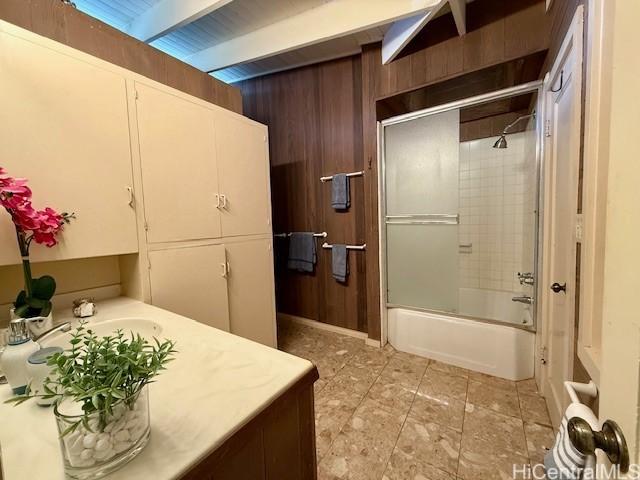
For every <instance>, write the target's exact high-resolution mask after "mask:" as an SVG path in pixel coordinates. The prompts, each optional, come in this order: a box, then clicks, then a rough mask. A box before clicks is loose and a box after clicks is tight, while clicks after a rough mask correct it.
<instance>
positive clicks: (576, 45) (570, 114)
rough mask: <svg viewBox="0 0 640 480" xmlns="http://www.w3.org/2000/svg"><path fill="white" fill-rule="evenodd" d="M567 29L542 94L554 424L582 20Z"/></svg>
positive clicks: (569, 290) (572, 216)
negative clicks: (567, 31)
mask: <svg viewBox="0 0 640 480" xmlns="http://www.w3.org/2000/svg"><path fill="white" fill-rule="evenodd" d="M574 27H575V28H572V29H571V30H570V33H569V34H568V36H567V38H566V39H565V41H564V43H563V45H562V48H561V50H560V53H559V55H558V57H557V59H556V62H555V63H554V66H553V68H552V71H551V73H550V74H549V76H548V78H547V80H546V83H545V89H544V95H545V113H546V115H545V116H546V118H545V123H546V125H545V154H546V155H545V179H546V181H545V202H544V209H543V212H544V215H545V217H546V221H545V240H546V242H545V245H544V250H543V252H544V265H545V269H544V270H545V271H544V274H543V282H542V302H543V308H542V315H543V325H544V326H545V332H544V333H543V336H544V339H545V345H546V348H547V353H546V365H545V368H544V372H543V391H544V394H545V396H546V398H547V402H548V404H549V411H550V413H551V416H552V419H553V420H554V423H557V422H558V421H559V419H560V418H561V412H563V411H564V409H565V408H566V406H567V403H568V398H567V394H566V392H565V388H564V382H565V381H566V380H571V379H572V378H573V361H574V318H575V300H576V237H575V231H576V218H577V213H578V210H577V207H578V174H579V172H578V170H579V162H580V115H581V88H582V78H581V77H582V20H581V19H580V21H579V22H577V24H576V25H574Z"/></svg>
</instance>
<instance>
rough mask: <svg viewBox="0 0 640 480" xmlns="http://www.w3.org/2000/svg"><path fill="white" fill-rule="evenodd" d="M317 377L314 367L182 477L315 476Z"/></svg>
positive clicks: (273, 479) (258, 479) (288, 479)
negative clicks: (315, 400) (314, 385)
mask: <svg viewBox="0 0 640 480" xmlns="http://www.w3.org/2000/svg"><path fill="white" fill-rule="evenodd" d="M317 379H318V371H317V369H316V368H315V367H314V369H313V370H311V371H310V372H309V373H307V374H306V375H305V376H304V377H302V378H301V379H300V380H298V381H297V382H296V383H295V384H294V385H293V386H292V387H291V388H290V389H289V390H287V391H286V392H284V393H283V394H282V395H280V396H279V397H278V398H276V399H275V400H274V401H273V402H272V403H271V404H270V405H269V406H268V407H266V408H265V409H264V410H263V411H262V412H260V413H259V414H258V415H257V416H256V417H254V418H253V419H252V420H251V421H250V422H249V423H247V424H246V425H245V426H244V427H242V428H241V429H240V430H239V431H237V432H236V433H235V434H234V435H233V436H231V437H230V438H229V439H227V440H226V441H225V442H224V443H223V444H222V445H221V446H220V447H219V448H217V449H216V450H215V451H214V452H212V453H211V454H210V455H209V456H208V457H207V458H206V459H204V460H203V461H202V462H201V463H199V464H198V465H196V466H195V467H194V468H192V469H191V470H190V471H188V472H187V473H186V474H185V475H184V476H183V477H182V479H183V480H196V479H197V480H315V479H316V437H315V420H314V405H313V398H314V396H313V384H314V382H315V381H316V380H317ZM220 414H221V415H224V412H220ZM212 421H215V419H212Z"/></svg>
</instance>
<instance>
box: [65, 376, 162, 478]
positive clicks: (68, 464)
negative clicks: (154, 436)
mask: <svg viewBox="0 0 640 480" xmlns="http://www.w3.org/2000/svg"><path fill="white" fill-rule="evenodd" d="M112 411H113V412H112V414H104V418H103V419H102V421H101V418H100V413H99V412H95V413H92V414H90V415H89V417H88V419H87V421H85V422H82V419H83V415H78V404H75V403H72V402H68V401H64V400H63V401H62V402H61V403H60V404H59V405H56V406H55V408H54V413H55V416H56V424H57V426H58V434H59V435H60V448H61V449H62V457H63V460H64V468H65V473H66V474H67V476H68V477H70V478H75V479H79V480H88V479H94V478H101V477H103V476H105V475H107V474H109V473H111V472H113V471H114V470H117V469H118V468H120V467H122V466H123V465H124V464H126V463H127V462H129V461H131V460H132V459H133V458H135V457H136V455H138V454H139V453H140V452H141V451H142V450H143V449H144V447H145V445H146V444H147V442H148V441H149V435H150V433H151V429H150V423H149V392H148V387H146V386H145V387H144V388H143V389H142V390H141V391H140V392H139V393H138V394H137V396H134V397H133V398H130V399H124V400H120V401H119V402H117V403H115V404H114V405H113V408H112ZM77 422H81V423H80V424H79V425H78V426H77V427H76V428H75V429H74V430H73V431H70V432H68V433H66V434H64V435H63V433H64V432H65V431H67V430H68V429H69V427H71V426H73V425H74V424H76V423H77ZM87 426H88V427H89V428H87Z"/></svg>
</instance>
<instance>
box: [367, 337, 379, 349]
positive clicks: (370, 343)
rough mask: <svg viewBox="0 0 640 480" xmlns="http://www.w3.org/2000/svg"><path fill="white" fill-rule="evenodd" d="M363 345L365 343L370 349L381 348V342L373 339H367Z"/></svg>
mask: <svg viewBox="0 0 640 480" xmlns="http://www.w3.org/2000/svg"><path fill="white" fill-rule="evenodd" d="M364 343H366V344H367V345H368V346H370V347H375V348H382V342H381V341H380V340H376V339H375V338H369V337H367V338H366V339H365V341H364Z"/></svg>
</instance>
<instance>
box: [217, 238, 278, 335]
mask: <svg viewBox="0 0 640 480" xmlns="http://www.w3.org/2000/svg"><path fill="white" fill-rule="evenodd" d="M226 249H227V260H228V261H229V314H230V317H231V322H230V323H231V333H233V334H235V335H239V336H241V337H244V338H248V339H250V340H253V341H255V342H259V343H262V344H264V345H268V346H270V347H276V346H277V342H276V307H275V284H274V278H273V249H272V241H271V239H262V240H245V241H242V242H234V243H227V244H226Z"/></svg>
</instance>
